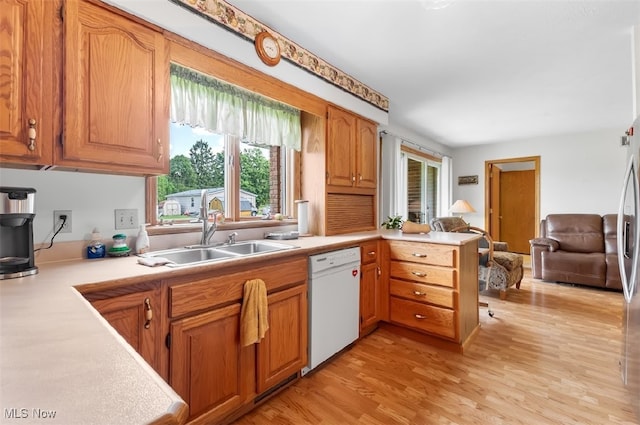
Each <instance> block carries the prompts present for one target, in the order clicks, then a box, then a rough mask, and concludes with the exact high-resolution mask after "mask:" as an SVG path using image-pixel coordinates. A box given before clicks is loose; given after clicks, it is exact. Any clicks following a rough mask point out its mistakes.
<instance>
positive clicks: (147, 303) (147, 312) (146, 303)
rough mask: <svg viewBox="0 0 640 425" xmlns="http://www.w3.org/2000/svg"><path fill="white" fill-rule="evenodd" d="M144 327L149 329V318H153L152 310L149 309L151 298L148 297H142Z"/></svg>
mask: <svg viewBox="0 0 640 425" xmlns="http://www.w3.org/2000/svg"><path fill="white" fill-rule="evenodd" d="M144 319H145V322H144V328H145V329H149V328H150V327H151V319H153V310H152V309H151V300H150V299H149V298H145V299H144Z"/></svg>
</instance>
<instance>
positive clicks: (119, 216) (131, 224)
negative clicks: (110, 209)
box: [114, 209, 138, 230]
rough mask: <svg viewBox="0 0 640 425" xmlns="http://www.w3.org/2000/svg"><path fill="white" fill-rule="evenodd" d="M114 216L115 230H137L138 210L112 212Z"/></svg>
mask: <svg viewBox="0 0 640 425" xmlns="http://www.w3.org/2000/svg"><path fill="white" fill-rule="evenodd" d="M114 212H115V216H116V230H120V229H137V228H138V210H137V209H132V210H114Z"/></svg>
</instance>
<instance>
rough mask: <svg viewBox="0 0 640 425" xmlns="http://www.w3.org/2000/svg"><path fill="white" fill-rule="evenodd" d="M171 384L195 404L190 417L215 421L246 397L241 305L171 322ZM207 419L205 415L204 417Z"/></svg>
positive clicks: (190, 409) (188, 400)
mask: <svg viewBox="0 0 640 425" xmlns="http://www.w3.org/2000/svg"><path fill="white" fill-rule="evenodd" d="M170 329H171V351H170V357H171V360H170V373H169V374H170V384H171V386H172V387H173V389H174V390H175V391H176V392H177V393H178V394H179V395H180V397H182V398H183V399H184V400H185V401H186V402H187V403H188V404H189V419H190V420H191V419H193V418H196V417H198V416H200V415H202V414H204V413H206V420H207V421H210V422H215V420H216V419H219V418H222V417H224V416H226V415H228V414H229V413H231V412H232V411H234V410H236V409H237V408H239V407H240V406H241V405H242V404H243V403H244V402H245V399H246V396H247V394H246V393H247V389H246V388H245V386H244V385H243V367H244V362H243V351H242V348H241V346H240V304H239V303H238V304H232V305H229V306H227V307H223V308H219V309H216V310H212V311H210V312H207V313H203V314H199V315H197V316H193V317H189V318H186V319H182V320H177V321H175V322H173V323H172V324H171V327H170ZM203 419H204V418H203Z"/></svg>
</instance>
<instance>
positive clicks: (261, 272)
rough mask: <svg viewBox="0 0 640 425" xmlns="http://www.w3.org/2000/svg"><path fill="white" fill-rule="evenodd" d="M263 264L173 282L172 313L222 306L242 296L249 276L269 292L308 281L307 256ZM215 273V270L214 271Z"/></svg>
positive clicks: (171, 286)
mask: <svg viewBox="0 0 640 425" xmlns="http://www.w3.org/2000/svg"><path fill="white" fill-rule="evenodd" d="M269 264H270V265H264V266H262V267H256V268H251V267H249V268H250V270H242V271H237V269H235V270H236V271H235V272H233V271H231V270H229V271H225V269H220V270H219V271H216V272H215V273H216V276H206V275H205V276H203V275H200V277H199V278H197V277H196V278H188V279H182V280H181V281H178V280H176V281H175V283H174V282H171V283H170V284H169V316H170V317H179V316H183V315H185V314H188V313H193V312H198V311H202V310H207V309H210V308H212V307H215V306H218V305H224V304H229V303H231V302H234V301H238V300H241V299H242V296H243V292H244V283H245V282H246V281H247V280H249V279H262V280H264V283H265V284H266V286H267V291H268V292H272V291H274V290H277V289H278V288H284V287H286V286H292V285H294V284H298V283H300V282H306V280H307V273H308V271H307V259H306V257H304V258H300V259H297V260H292V261H285V262H280V263H279V264H278V263H269ZM210 274H211V273H210Z"/></svg>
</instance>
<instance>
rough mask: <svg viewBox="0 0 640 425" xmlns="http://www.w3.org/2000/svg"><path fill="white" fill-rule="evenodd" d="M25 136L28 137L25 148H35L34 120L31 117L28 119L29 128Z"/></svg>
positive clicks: (32, 149)
mask: <svg viewBox="0 0 640 425" xmlns="http://www.w3.org/2000/svg"><path fill="white" fill-rule="evenodd" d="M27 136H28V137H29V144H28V145H27V149H29V150H30V151H31V152H33V151H34V150H36V120H34V119H33V118H30V119H29V129H28V130H27Z"/></svg>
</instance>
